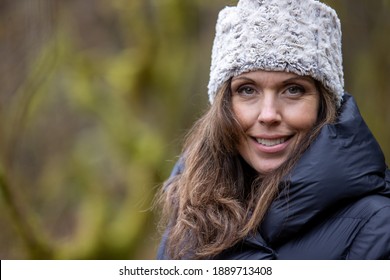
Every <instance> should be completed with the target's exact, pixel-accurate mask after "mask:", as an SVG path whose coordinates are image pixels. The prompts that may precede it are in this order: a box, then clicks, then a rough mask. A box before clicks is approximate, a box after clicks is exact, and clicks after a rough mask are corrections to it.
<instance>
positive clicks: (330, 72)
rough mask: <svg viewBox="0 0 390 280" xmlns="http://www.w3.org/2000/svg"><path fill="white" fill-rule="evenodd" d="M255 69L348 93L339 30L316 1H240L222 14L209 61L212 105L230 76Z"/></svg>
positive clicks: (336, 21) (331, 15) (339, 97)
mask: <svg viewBox="0 0 390 280" xmlns="http://www.w3.org/2000/svg"><path fill="white" fill-rule="evenodd" d="M254 70H266V71H287V72H293V73H296V74H298V75H301V76H311V77H312V78H314V79H316V80H318V81H319V82H321V83H322V84H323V86H324V87H325V88H326V89H327V90H329V91H330V92H331V93H333V94H334V95H335V97H336V99H337V101H338V104H339V105H340V103H341V100H342V96H343V94H344V74H343V66H342V52H341V27H340V20H339V18H338V17H337V14H336V12H335V11H334V10H333V9H332V8H330V7H329V6H327V5H325V4H323V3H321V2H319V1H317V0H240V1H239V2H238V4H237V6H234V7H225V8H224V9H223V10H221V12H220V13H219V16H218V20H217V25H216V35H215V39H214V45H213V49H212V56H211V69H210V81H209V85H208V94H209V101H210V103H213V100H214V97H215V95H216V93H217V91H218V89H219V88H220V86H221V85H222V84H223V83H224V82H226V81H227V80H229V79H230V78H231V77H234V76H237V75H240V74H242V73H244V72H249V71H254Z"/></svg>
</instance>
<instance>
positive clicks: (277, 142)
mask: <svg viewBox="0 0 390 280" xmlns="http://www.w3.org/2000/svg"><path fill="white" fill-rule="evenodd" d="M288 139H290V137H283V138H277V139H264V138H255V140H256V142H257V143H259V144H261V145H264V146H266V147H273V146H276V145H280V144H282V143H284V142H286V141H287V140H288Z"/></svg>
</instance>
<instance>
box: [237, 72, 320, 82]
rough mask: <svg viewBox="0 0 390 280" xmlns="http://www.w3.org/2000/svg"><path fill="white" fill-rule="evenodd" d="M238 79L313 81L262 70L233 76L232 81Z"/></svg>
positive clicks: (309, 78) (302, 77) (293, 75)
mask: <svg viewBox="0 0 390 280" xmlns="http://www.w3.org/2000/svg"><path fill="white" fill-rule="evenodd" d="M239 79H252V80H258V79H260V80H262V79H264V80H270V79H271V80H277V81H278V80H289V79H303V80H309V81H313V78H311V77H310V76H300V75H297V74H295V73H292V72H284V71H264V70H256V71H250V72H245V73H242V74H240V75H237V76H234V77H233V78H232V81H235V80H239Z"/></svg>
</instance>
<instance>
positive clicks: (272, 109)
mask: <svg viewBox="0 0 390 280" xmlns="http://www.w3.org/2000/svg"><path fill="white" fill-rule="evenodd" d="M257 120H258V122H259V123H260V124H262V125H265V126H271V125H275V124H278V123H280V121H281V112H280V108H279V106H278V101H277V98H276V97H275V96H274V95H273V94H270V95H267V94H265V95H264V96H263V100H262V102H261V104H260V113H259V116H258V118H257Z"/></svg>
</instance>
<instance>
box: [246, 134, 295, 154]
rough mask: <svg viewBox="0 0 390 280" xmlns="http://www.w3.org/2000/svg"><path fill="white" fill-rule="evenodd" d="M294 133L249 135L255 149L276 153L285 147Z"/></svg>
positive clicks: (266, 152)
mask: <svg viewBox="0 0 390 280" xmlns="http://www.w3.org/2000/svg"><path fill="white" fill-rule="evenodd" d="M293 136H294V135H287V136H286V135H257V136H255V137H251V138H252V140H253V143H255V147H256V149H257V150H258V151H259V152H261V153H265V154H277V153H280V152H283V151H285V150H286V149H287V147H288V146H289V144H290V140H291V138H293Z"/></svg>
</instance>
